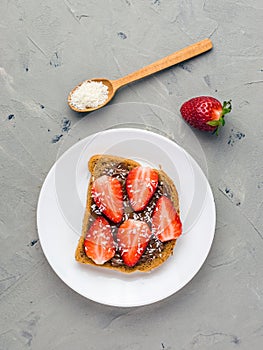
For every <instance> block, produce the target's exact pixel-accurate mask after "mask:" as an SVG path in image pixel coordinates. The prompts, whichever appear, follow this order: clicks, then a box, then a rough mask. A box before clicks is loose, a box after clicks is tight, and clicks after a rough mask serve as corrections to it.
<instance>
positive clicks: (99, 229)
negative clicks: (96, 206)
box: [84, 216, 116, 265]
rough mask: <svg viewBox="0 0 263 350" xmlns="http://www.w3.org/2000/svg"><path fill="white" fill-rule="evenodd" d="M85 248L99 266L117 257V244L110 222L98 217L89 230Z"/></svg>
mask: <svg viewBox="0 0 263 350" xmlns="http://www.w3.org/2000/svg"><path fill="white" fill-rule="evenodd" d="M84 248H85V253H86V255H87V256H88V257H89V258H90V259H92V260H93V261H94V262H95V263H96V264H97V265H102V264H104V263H105V262H106V261H108V260H110V259H111V258H112V257H113V256H114V255H115V251H116V249H115V242H114V239H113V236H112V233H111V227H110V225H109V223H108V221H107V220H106V219H105V218H103V217H102V216H98V217H97V219H96V220H95V221H94V222H93V224H92V225H91V227H90V228H89V230H88V232H87V234H86V237H85V240H84Z"/></svg>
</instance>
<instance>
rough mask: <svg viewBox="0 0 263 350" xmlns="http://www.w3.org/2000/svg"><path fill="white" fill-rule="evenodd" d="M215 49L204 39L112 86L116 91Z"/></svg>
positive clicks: (123, 78) (117, 81) (115, 82)
mask: <svg viewBox="0 0 263 350" xmlns="http://www.w3.org/2000/svg"><path fill="white" fill-rule="evenodd" d="M212 47H213V44H212V41H211V40H210V39H204V40H202V41H199V42H197V43H195V44H192V45H190V46H187V47H185V48H184V49H182V50H179V51H176V52H174V53H172V54H171V55H169V56H166V57H164V58H161V59H160V60H158V61H156V62H154V63H151V64H149V65H148V66H146V67H143V68H141V69H139V70H137V71H136V72H133V73H130V74H128V75H126V76H124V77H122V78H120V79H118V80H112V85H113V87H114V89H115V90H117V89H119V88H120V87H122V86H124V85H126V84H129V83H131V82H133V81H135V80H139V79H141V78H144V77H147V76H148V75H151V74H153V73H156V72H159V71H161V70H163V69H165V68H168V67H171V66H173V65H174V64H176V63H180V62H183V61H186V60H188V59H189V58H192V57H195V56H197V55H200V54H201V53H203V52H206V51H209V50H211V49H212Z"/></svg>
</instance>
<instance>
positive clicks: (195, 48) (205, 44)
mask: <svg viewBox="0 0 263 350" xmlns="http://www.w3.org/2000/svg"><path fill="white" fill-rule="evenodd" d="M212 47H213V44H212V42H211V40H210V39H204V40H202V41H199V42H197V43H195V44H192V45H190V46H187V47H185V48H183V49H181V50H179V51H176V52H174V53H172V54H171V55H169V56H166V57H164V58H161V59H160V60H158V61H156V62H154V63H152V64H150V65H148V66H146V67H143V68H141V69H139V70H137V71H136V72H133V73H130V74H128V75H126V76H124V77H122V78H120V79H117V80H109V79H106V78H95V79H91V80H85V81H94V82H101V83H102V84H104V85H106V86H107V87H108V97H107V99H106V101H105V102H104V103H102V104H100V105H99V106H97V107H88V106H87V107H86V108H85V109H81V108H78V107H77V106H75V105H73V104H72V102H71V98H72V95H73V94H74V92H75V90H76V89H77V88H78V87H79V86H81V85H82V84H83V83H84V82H85V81H83V82H81V83H80V84H78V85H77V86H75V87H74V88H73V89H72V90H71V92H70V93H69V95H68V105H69V107H70V108H71V109H72V110H74V111H76V112H82V113H83V112H85V113H87V112H92V111H95V110H96V109H99V108H101V107H103V106H105V105H106V104H108V103H109V102H110V101H111V100H112V98H113V97H114V95H115V93H116V91H117V90H118V89H119V88H120V87H122V86H124V85H127V84H129V83H131V82H133V81H136V80H139V79H142V78H144V77H147V76H149V75H151V74H153V73H156V72H159V71H161V70H163V69H166V68H168V67H171V66H173V65H174V64H177V63H180V62H183V61H186V60H188V59H189V58H192V57H195V56H197V55H200V54H201V53H204V52H206V51H209V50H211V49H212Z"/></svg>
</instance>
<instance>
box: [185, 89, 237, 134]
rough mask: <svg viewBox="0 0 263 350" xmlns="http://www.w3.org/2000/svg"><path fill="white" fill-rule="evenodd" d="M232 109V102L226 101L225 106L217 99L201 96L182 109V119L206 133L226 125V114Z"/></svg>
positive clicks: (187, 103) (216, 131) (187, 102)
mask: <svg viewBox="0 0 263 350" xmlns="http://www.w3.org/2000/svg"><path fill="white" fill-rule="evenodd" d="M231 109H232V106H231V100H230V101H224V102H223V105H222V104H221V102H219V101H218V100H217V99H216V98H214V97H210V96H200V97H194V98H191V99H190V100H189V101H186V102H185V103H184V104H183V105H182V106H181V109H180V112H181V114H182V117H183V118H184V119H185V120H186V121H187V122H188V123H189V124H190V125H191V126H193V127H194V128H197V129H199V130H204V131H213V132H214V133H216V134H217V135H218V130H219V128H220V127H221V126H224V125H225V119H224V116H225V114H227V113H229V112H230V111H231Z"/></svg>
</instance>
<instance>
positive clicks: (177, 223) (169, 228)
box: [152, 196, 182, 242]
mask: <svg viewBox="0 0 263 350" xmlns="http://www.w3.org/2000/svg"><path fill="white" fill-rule="evenodd" d="M152 232H153V234H154V235H155V236H156V237H157V238H158V239H159V240H160V241H161V242H166V241H170V240H172V239H176V238H178V237H179V236H180V235H181V233H182V224H181V220H180V217H179V215H178V213H177V211H176V209H175V207H174V206H173V203H172V202H171V200H170V199H169V198H167V197H166V196H162V197H160V198H159V199H158V201H157V203H156V207H155V209H154V213H153V217H152Z"/></svg>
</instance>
